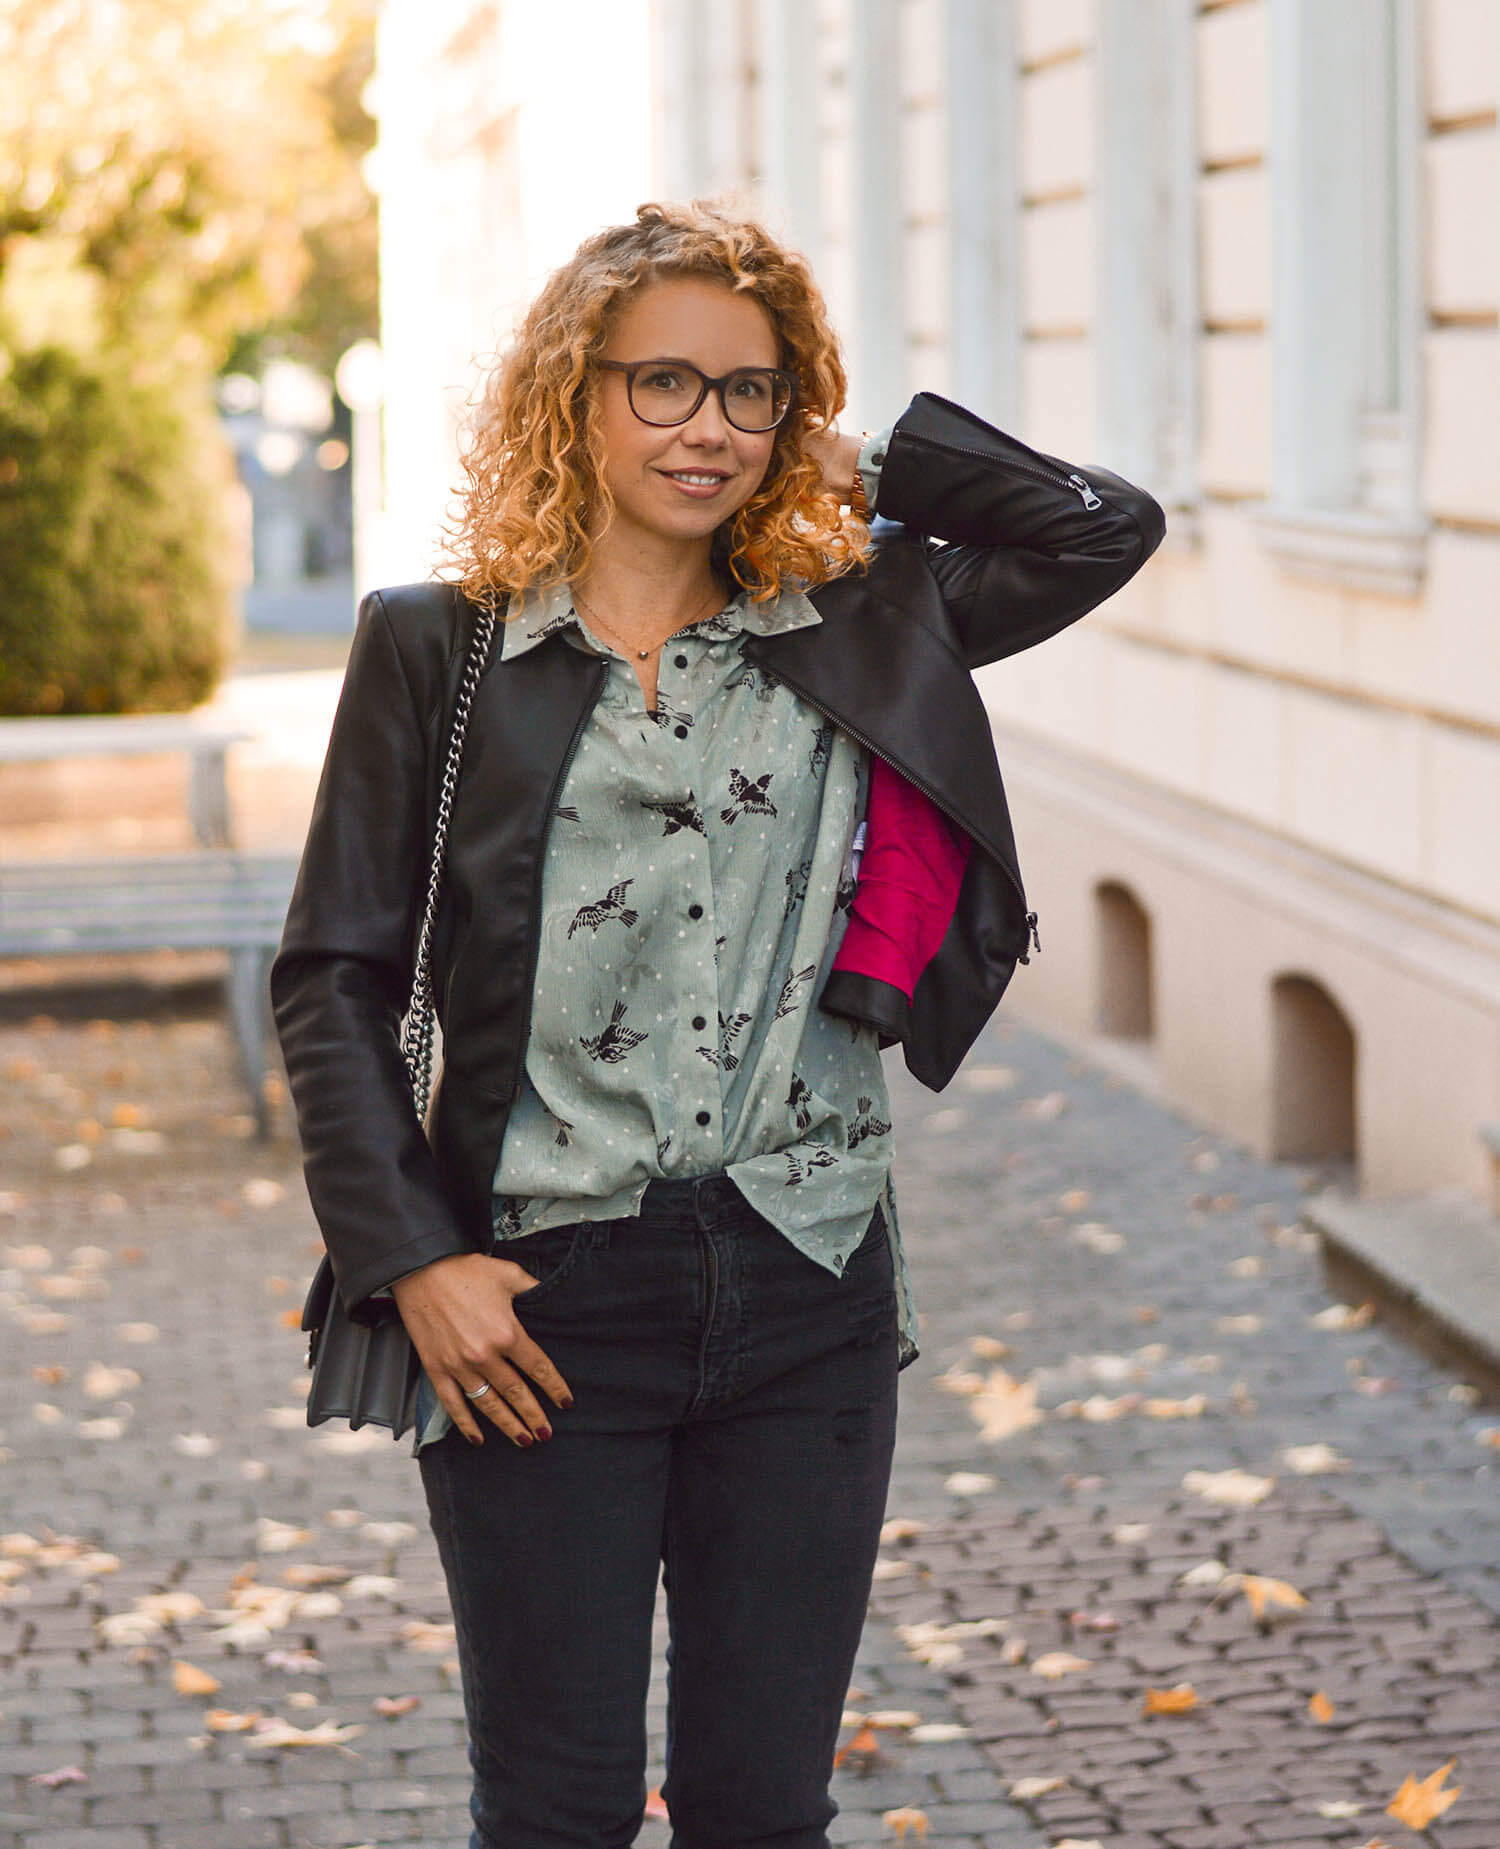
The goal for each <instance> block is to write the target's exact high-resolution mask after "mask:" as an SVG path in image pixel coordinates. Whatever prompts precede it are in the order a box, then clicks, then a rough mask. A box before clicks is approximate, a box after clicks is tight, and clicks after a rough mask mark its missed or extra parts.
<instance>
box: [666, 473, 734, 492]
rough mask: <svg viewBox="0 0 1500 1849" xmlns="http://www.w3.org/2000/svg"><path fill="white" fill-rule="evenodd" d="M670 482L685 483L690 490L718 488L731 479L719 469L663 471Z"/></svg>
mask: <svg viewBox="0 0 1500 1849" xmlns="http://www.w3.org/2000/svg"><path fill="white" fill-rule="evenodd" d="M662 474H663V475H665V476H666V478H667V480H668V481H673V482H684V483H686V485H687V486H688V487H689V488H717V487H720V486H721V485H722V484H723V483H724V482H727V481H728V480H729V477H728V476H727V475H725V474H722V473H721V472H720V471H719V470H717V469H663V470H662Z"/></svg>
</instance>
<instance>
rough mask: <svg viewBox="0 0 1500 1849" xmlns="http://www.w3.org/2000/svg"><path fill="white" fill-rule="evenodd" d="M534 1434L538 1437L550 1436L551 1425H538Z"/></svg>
mask: <svg viewBox="0 0 1500 1849" xmlns="http://www.w3.org/2000/svg"><path fill="white" fill-rule="evenodd" d="M536 1435H537V1437H538V1438H550V1437H551V1436H552V1427H551V1426H550V1425H539V1426H538V1427H537V1428H536Z"/></svg>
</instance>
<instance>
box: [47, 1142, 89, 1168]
mask: <svg viewBox="0 0 1500 1849" xmlns="http://www.w3.org/2000/svg"><path fill="white" fill-rule="evenodd" d="M93 1159H94V1152H93V1150H91V1149H90V1148H89V1146H88V1144H87V1143H61V1144H59V1145H58V1147H57V1148H56V1149H54V1150H53V1152H52V1160H53V1161H54V1162H55V1163H56V1164H57V1166H58V1167H59V1168H60V1169H61V1170H62V1172H63V1173H64V1174H65V1175H73V1174H76V1173H77V1172H78V1170H79V1169H81V1168H87V1167H88V1165H89V1164H90V1163H91V1162H92V1161H93Z"/></svg>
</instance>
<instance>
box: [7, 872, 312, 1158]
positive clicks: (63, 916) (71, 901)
mask: <svg viewBox="0 0 1500 1849" xmlns="http://www.w3.org/2000/svg"><path fill="white" fill-rule="evenodd" d="M296 874H297V857H296V856H295V855H284V854H230V853H203V854H172V855H154V856H152V857H151V858H149V859H118V860H53V861H48V860H36V861H29V862H20V863H17V862H11V863H10V864H9V865H7V866H0V957H39V956H110V955H123V954H125V953H127V952H131V951H141V950H225V951H228V953H229V981H228V999H229V1010H230V1016H231V1019H232V1022H233V1026H234V1034H235V1039H236V1041H237V1042H238V1045H239V1053H240V1064H241V1068H242V1070H243V1073H244V1077H245V1083H246V1085H247V1086H248V1088H249V1091H250V1096H251V1099H252V1100H253V1104H254V1110H255V1124H256V1130H257V1133H258V1134H259V1135H260V1136H262V1137H264V1136H266V1135H267V1134H268V1131H269V1128H270V1123H269V1113H268V1111H267V1108H266V1100H265V1091H264V1086H263V1083H262V1081H263V1078H264V1075H265V1033H266V1014H267V979H268V976H269V973H270V962H271V957H272V954H273V953H274V951H275V949H276V945H277V944H278V943H279V941H280V939H281V927H282V921H283V920H284V918H285V916H286V908H287V904H288V901H289V900H290V898H291V894H292V883H293V881H294V880H295V878H296Z"/></svg>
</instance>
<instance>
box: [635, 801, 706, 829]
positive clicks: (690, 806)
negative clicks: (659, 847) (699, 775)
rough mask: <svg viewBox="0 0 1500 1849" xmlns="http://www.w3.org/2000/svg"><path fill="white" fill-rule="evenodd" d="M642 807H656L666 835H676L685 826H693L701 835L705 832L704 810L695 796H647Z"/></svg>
mask: <svg viewBox="0 0 1500 1849" xmlns="http://www.w3.org/2000/svg"><path fill="white" fill-rule="evenodd" d="M641 807H642V808H643V809H654V810H655V811H656V812H657V814H658V815H659V816H660V817H661V819H662V826H661V832H662V834H663V835H664V836H665V835H675V834H677V833H678V832H679V830H681V829H684V828H691V829H692V830H693V832H694V833H695V834H699V835H701V834H702V833H703V832H704V830H703V811H702V809H701V808H700V807H699V806H698V800H697V798H696V797H694V796H688V797H685V798H684V797H677V796H662V797H654V798H647V799H645V800H643V801H642V803H641Z"/></svg>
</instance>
